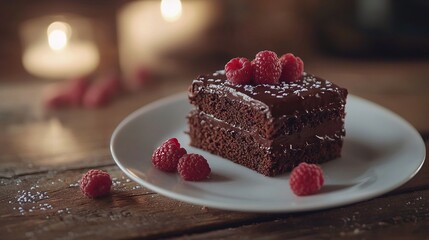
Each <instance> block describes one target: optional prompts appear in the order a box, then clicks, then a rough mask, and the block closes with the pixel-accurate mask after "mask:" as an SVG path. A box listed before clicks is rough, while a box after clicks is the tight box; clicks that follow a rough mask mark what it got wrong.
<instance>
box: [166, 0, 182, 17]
mask: <svg viewBox="0 0 429 240" xmlns="http://www.w3.org/2000/svg"><path fill="white" fill-rule="evenodd" d="M161 14H162V17H163V18H164V20H166V21H168V22H175V21H177V20H178V19H179V18H180V17H181V16H182V2H181V1H180V0H161Z"/></svg>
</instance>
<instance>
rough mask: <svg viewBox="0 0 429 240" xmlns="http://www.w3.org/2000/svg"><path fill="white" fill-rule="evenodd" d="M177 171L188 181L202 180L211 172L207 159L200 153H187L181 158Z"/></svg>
mask: <svg viewBox="0 0 429 240" xmlns="http://www.w3.org/2000/svg"><path fill="white" fill-rule="evenodd" d="M177 171H178V172H179V174H180V176H181V177H182V178H183V179H184V180H186V181H201V180H204V179H206V178H207V177H208V176H209V175H210V172H211V169H210V166H209V164H208V162H207V160H206V159H205V158H204V157H203V156H201V155H199V154H194V153H191V154H185V155H183V157H181V158H180V160H179V164H178V165H177Z"/></svg>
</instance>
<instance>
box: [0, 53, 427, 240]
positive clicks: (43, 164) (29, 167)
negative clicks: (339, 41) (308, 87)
mask: <svg viewBox="0 0 429 240" xmlns="http://www.w3.org/2000/svg"><path fill="white" fill-rule="evenodd" d="M316 63H317V61H315V62H314V63H313V64H311V63H310V64H309V65H308V68H309V69H311V70H312V72H319V73H320V75H322V76H325V77H326V78H329V79H332V80H334V81H336V82H337V83H339V84H340V85H343V86H345V87H347V88H349V90H350V92H351V93H352V94H355V95H359V96H362V97H365V98H368V99H370V100H372V101H375V102H377V103H379V104H381V105H383V106H385V107H387V108H390V109H391V110H393V111H395V112H397V113H398V114H400V115H401V116H402V117H404V118H405V119H407V120H408V121H410V122H411V124H412V125H414V126H415V127H416V128H417V129H418V130H419V132H420V133H421V134H422V136H423V137H424V139H425V143H426V148H427V147H428V146H429V142H428V133H429V124H428V119H429V97H428V94H429V85H428V84H429V78H428V77H427V76H429V68H428V67H429V64H428V63H427V62H423V63H422V62H417V63H367V62H341V61H340V62H338V61H333V60H332V61H323V63H320V62H319V63H317V64H316ZM332 66H336V67H335V69H339V70H338V71H335V72H333V71H330V70H329V69H333V67H332ZM188 84H189V79H186V80H183V81H181V80H177V81H170V82H162V83H160V84H156V85H155V86H153V87H151V88H148V89H145V90H142V91H139V92H136V93H131V94H128V95H126V96H122V97H121V98H119V99H118V100H117V101H115V102H114V103H113V104H111V105H109V106H107V107H105V108H101V109H95V110H88V109H68V110H60V111H45V110H44V109H43V108H42V107H41V98H40V96H41V94H40V93H41V91H42V90H43V88H44V87H45V86H46V85H47V83H45V82H40V81H19V82H8V83H1V82H0V239H124V238H144V239H159V238H168V239H184V238H186V239H237V238H240V239H314V238H323V239H332V238H333V239H337V238H345V239H428V238H429V201H428V200H429V178H428V177H427V176H428V174H429V166H428V164H425V165H424V166H423V168H422V170H421V171H420V172H419V173H418V175H417V176H416V177H415V178H413V179H412V180H411V181H409V182H408V183H406V184H405V185H403V186H402V187H400V188H399V189H396V190H394V191H392V192H389V193H388V194H385V195H383V196H380V197H377V198H375V199H371V200H367V201H363V202H360V203H355V204H351V205H348V206H343V207H338V208H332V209H326V210H321V211H312V212H304V213H277V214H268V213H265V214H264V213H243V212H233V211H224V210H217V209H211V208H206V207H202V206H196V205H191V204H187V203H182V202H179V201H176V200H172V199H168V198H166V197H163V196H161V195H159V194H157V193H155V192H152V191H149V190H148V189H145V188H143V187H141V186H139V185H137V184H136V183H134V182H133V181H131V180H130V179H128V178H127V177H126V176H125V175H124V174H123V173H122V172H121V171H120V170H119V168H118V167H117V166H116V165H115V164H114V162H113V160H112V157H111V155H110V151H109V140H110V136H111V133H112V131H113V130H114V128H115V127H116V126H117V124H118V123H119V122H120V121H121V120H122V119H123V118H124V117H125V116H127V115H128V114H129V113H131V112H132V111H134V110H136V109H137V108H139V107H141V106H143V105H145V104H147V103H149V102H152V101H154V100H156V99H160V98H162V97H164V96H167V95H170V94H172V93H176V92H180V91H185V90H186V87H187V85H188ZM91 168H97V169H103V170H105V171H108V172H109V173H110V174H111V176H112V178H113V182H114V186H113V191H112V194H111V196H110V197H107V198H103V199H99V200H91V199H88V198H86V197H84V196H83V195H82V194H81V192H80V190H79V184H78V180H79V179H80V177H81V176H82V174H83V173H85V172H86V171H88V169H91Z"/></svg>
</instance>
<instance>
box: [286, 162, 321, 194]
mask: <svg viewBox="0 0 429 240" xmlns="http://www.w3.org/2000/svg"><path fill="white" fill-rule="evenodd" d="M323 182H324V178H323V171H322V168H320V166H319V165H317V164H308V163H305V162H303V163H300V164H299V165H298V166H297V167H295V168H294V169H293V170H292V172H291V174H290V179H289V184H290V188H291V189H292V191H293V192H294V193H295V194H296V195H298V196H305V195H310V194H313V193H316V192H317V191H319V190H320V189H321V188H322V186H323Z"/></svg>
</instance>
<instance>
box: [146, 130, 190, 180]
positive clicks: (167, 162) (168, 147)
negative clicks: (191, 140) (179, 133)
mask: <svg viewBox="0 0 429 240" xmlns="http://www.w3.org/2000/svg"><path fill="white" fill-rule="evenodd" d="M184 154H186V150H185V149H184V148H181V147H180V143H179V141H178V140H177V138H170V139H168V140H167V141H165V142H164V143H163V144H162V145H161V146H159V147H158V148H157V149H155V151H154V152H153V154H152V164H153V165H154V166H155V167H156V168H158V169H159V170H162V171H165V172H175V171H176V170H177V163H178V162H179V159H180V158H181V157H182V156H183V155H184Z"/></svg>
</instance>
